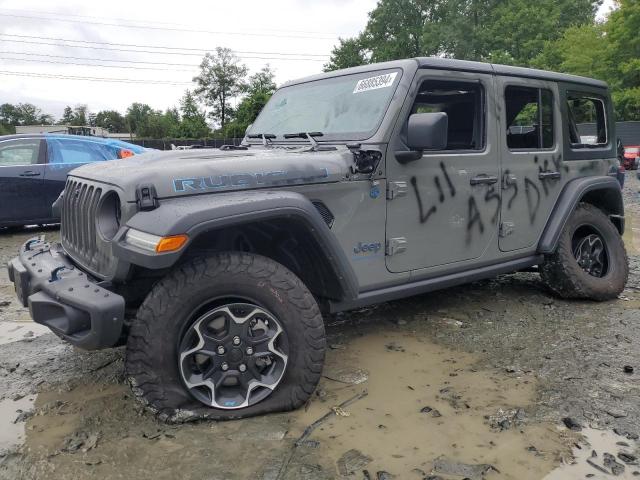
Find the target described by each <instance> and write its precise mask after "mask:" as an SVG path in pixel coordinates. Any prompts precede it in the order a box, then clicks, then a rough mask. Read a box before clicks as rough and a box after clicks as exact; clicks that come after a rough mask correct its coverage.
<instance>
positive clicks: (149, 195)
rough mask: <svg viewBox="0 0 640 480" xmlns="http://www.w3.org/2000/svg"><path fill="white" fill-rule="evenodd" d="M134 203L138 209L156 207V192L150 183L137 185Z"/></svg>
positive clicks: (153, 208) (152, 208)
mask: <svg viewBox="0 0 640 480" xmlns="http://www.w3.org/2000/svg"><path fill="white" fill-rule="evenodd" d="M136 203H137V204H138V209H139V210H145V211H146V210H155V209H156V208H158V194H157V193H156V187H155V186H153V185H152V184H143V185H138V187H137V188H136Z"/></svg>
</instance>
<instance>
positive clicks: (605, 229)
mask: <svg viewBox="0 0 640 480" xmlns="http://www.w3.org/2000/svg"><path fill="white" fill-rule="evenodd" d="M540 274H541V276H542V280H543V281H544V282H545V283H546V284H547V285H548V286H549V288H551V290H553V291H554V292H555V293H556V294H558V295H559V296H561V297H564V298H589V299H592V300H610V299H613V298H617V297H618V295H620V293H621V292H622V290H623V289H624V287H625V285H626V283H627V278H628V276H629V263H628V260H627V252H626V250H625V248H624V243H623V242H622V238H621V237H620V234H619V233H618V230H617V229H616V228H615V226H614V225H613V223H611V221H610V220H609V219H608V218H607V216H606V215H605V214H604V213H603V212H602V210H600V209H599V208H597V207H595V206H593V205H590V204H588V203H580V204H579V205H578V207H577V208H576V210H575V211H574V212H573V214H572V215H571V217H570V218H569V220H568V221H567V224H566V225H565V228H564V230H563V231H562V234H561V235H560V240H559V242H558V248H557V249H556V251H555V252H554V253H553V254H551V255H547V256H546V258H545V262H544V263H543V264H542V265H541V268H540Z"/></svg>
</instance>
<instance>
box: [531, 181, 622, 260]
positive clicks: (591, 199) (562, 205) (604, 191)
mask: <svg viewBox="0 0 640 480" xmlns="http://www.w3.org/2000/svg"><path fill="white" fill-rule="evenodd" d="M580 203H586V204H589V205H593V206H594V207H596V208H598V209H600V210H602V212H603V213H604V214H605V215H607V216H608V218H609V220H610V221H611V222H612V223H613V224H614V226H615V227H616V229H617V231H618V232H619V233H620V235H622V234H623V233H624V203H623V200H622V192H621V190H620V184H619V183H618V181H617V179H615V178H613V177H600V176H598V177H583V178H577V179H575V180H572V181H570V182H568V183H567V185H565V187H564V189H563V190H562V193H561V194H560V196H559V198H558V200H557V201H556V205H555V208H554V209H553V211H552V213H551V216H550V217H549V220H548V221H547V225H546V227H545V229H544V232H543V234H542V237H541V239H540V242H539V244H538V252H539V253H544V254H551V253H553V252H554V251H555V250H556V248H557V246H558V241H559V239H560V235H561V234H562V231H563V230H564V228H565V225H566V224H567V221H568V220H569V218H570V217H571V215H572V214H573V212H574V211H575V210H576V208H577V207H578V205H579V204H580Z"/></svg>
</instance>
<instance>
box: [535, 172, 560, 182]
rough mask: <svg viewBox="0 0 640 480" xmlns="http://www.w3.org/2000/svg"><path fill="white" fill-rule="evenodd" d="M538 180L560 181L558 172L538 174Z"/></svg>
mask: <svg viewBox="0 0 640 480" xmlns="http://www.w3.org/2000/svg"><path fill="white" fill-rule="evenodd" d="M538 178H539V179H540V180H558V179H560V172H540V173H539V174H538Z"/></svg>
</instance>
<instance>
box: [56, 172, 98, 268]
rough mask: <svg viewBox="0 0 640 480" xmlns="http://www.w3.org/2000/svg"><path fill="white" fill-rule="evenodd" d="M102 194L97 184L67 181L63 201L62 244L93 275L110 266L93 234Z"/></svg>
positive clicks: (95, 233)
mask: <svg viewBox="0 0 640 480" xmlns="http://www.w3.org/2000/svg"><path fill="white" fill-rule="evenodd" d="M102 194H103V189H102V188H101V187H100V186H98V185H95V184H93V183H91V182H85V181H82V180H77V179H74V178H69V179H68V180H67V184H66V186H65V190H64V197H63V201H62V219H61V237H62V245H63V247H64V249H65V251H66V252H67V254H69V255H70V256H71V258H73V259H74V260H75V261H76V262H77V263H79V264H80V265H81V266H83V267H85V268H87V269H88V270H89V271H91V272H92V273H100V272H104V271H105V270H106V269H108V267H109V256H108V255H107V254H106V252H104V248H103V247H104V246H103V245H102V243H103V242H101V241H99V239H98V238H97V235H98V233H97V231H96V213H97V210H98V204H99V203H100V198H101V197H102Z"/></svg>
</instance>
